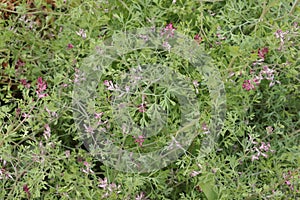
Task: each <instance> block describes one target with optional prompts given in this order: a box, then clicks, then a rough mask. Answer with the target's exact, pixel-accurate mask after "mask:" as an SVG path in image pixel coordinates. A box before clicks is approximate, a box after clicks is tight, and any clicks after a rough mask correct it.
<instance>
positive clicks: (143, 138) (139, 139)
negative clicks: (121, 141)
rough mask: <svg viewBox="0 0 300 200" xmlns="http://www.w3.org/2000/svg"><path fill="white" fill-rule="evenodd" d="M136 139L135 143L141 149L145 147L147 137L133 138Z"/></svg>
mask: <svg viewBox="0 0 300 200" xmlns="http://www.w3.org/2000/svg"><path fill="white" fill-rule="evenodd" d="M133 138H135V140H134V142H136V143H138V144H139V146H140V147H142V146H143V142H144V141H145V137H144V136H142V135H139V136H138V137H135V136H133Z"/></svg>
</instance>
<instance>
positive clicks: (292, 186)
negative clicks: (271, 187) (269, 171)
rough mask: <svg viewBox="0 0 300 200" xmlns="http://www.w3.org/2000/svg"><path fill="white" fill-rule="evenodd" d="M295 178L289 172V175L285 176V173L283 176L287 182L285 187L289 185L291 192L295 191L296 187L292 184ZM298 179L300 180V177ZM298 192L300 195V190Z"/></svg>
mask: <svg viewBox="0 0 300 200" xmlns="http://www.w3.org/2000/svg"><path fill="white" fill-rule="evenodd" d="M293 178H295V177H294V176H293V174H292V172H291V171H288V173H287V174H285V173H284V174H283V179H284V180H285V181H284V183H285V185H287V186H288V187H289V188H290V190H292V191H293V190H294V189H295V185H294V184H292V182H291V181H292V179H293ZM298 178H300V177H298ZM296 192H297V193H299V190H296Z"/></svg>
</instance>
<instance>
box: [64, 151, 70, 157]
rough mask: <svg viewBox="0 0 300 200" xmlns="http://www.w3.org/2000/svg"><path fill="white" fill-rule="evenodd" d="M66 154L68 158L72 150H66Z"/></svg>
mask: <svg viewBox="0 0 300 200" xmlns="http://www.w3.org/2000/svg"><path fill="white" fill-rule="evenodd" d="M65 155H66V157H67V158H70V155H71V152H70V150H66V151H65Z"/></svg>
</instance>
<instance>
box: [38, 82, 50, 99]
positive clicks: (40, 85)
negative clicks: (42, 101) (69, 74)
mask: <svg viewBox="0 0 300 200" xmlns="http://www.w3.org/2000/svg"><path fill="white" fill-rule="evenodd" d="M46 89H47V83H46V81H43V79H42V77H38V80H37V89H36V93H37V95H38V97H39V98H43V97H46V96H48V94H46V93H43V92H44V91H45V90H46Z"/></svg>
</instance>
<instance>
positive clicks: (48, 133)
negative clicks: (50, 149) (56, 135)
mask: <svg viewBox="0 0 300 200" xmlns="http://www.w3.org/2000/svg"><path fill="white" fill-rule="evenodd" d="M44 137H45V139H46V140H48V139H49V138H50V137H51V129H50V126H49V124H45V130H44Z"/></svg>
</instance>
